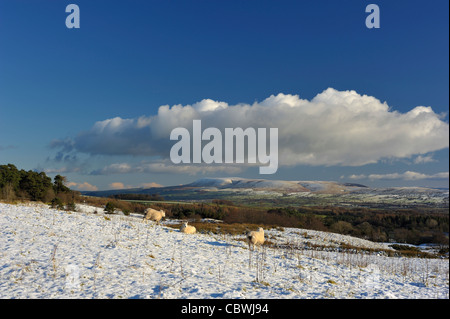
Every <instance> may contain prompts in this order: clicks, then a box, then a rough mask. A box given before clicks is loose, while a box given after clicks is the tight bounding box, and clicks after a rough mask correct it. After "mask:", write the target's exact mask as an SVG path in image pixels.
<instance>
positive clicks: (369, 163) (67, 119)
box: [0, 0, 449, 190]
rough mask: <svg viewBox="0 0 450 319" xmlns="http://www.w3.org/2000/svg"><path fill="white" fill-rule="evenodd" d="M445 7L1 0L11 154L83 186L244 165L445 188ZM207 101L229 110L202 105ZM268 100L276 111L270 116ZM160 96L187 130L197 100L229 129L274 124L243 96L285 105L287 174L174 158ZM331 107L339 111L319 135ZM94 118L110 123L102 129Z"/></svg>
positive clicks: (183, 178)
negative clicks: (371, 14)
mask: <svg viewBox="0 0 450 319" xmlns="http://www.w3.org/2000/svg"><path fill="white" fill-rule="evenodd" d="M70 3H75V4H77V5H78V6H79V8H80V26H81V27H80V28H79V29H68V28H67V27H66V25H65V19H66V17H67V16H68V15H69V14H68V13H66V12H65V8H66V6H67V5H68V4H70ZM369 3H376V4H377V5H378V6H379V8H380V21H381V27H380V28H379V29H368V28H367V27H366V25H365V19H366V17H367V15H368V13H366V12H365V8H366V5H367V4H369ZM448 6H449V4H448V1H446V0H435V1H432V2H430V1H377V0H376V1H372V2H368V1H356V0H355V1H350V0H348V1H324V0H318V1H261V0H259V1H138V0H134V1H99V0H98V1H83V0H73V1H51V0H36V1H20V0H0V44H1V45H0V164H6V163H13V164H15V165H16V166H18V167H19V168H24V169H27V170H28V169H36V170H44V171H46V172H47V173H48V174H49V175H50V176H54V175H55V174H56V173H60V174H62V175H65V176H67V177H68V180H69V181H70V183H71V187H73V188H74V189H86V190H88V189H109V188H114V187H121V186H123V187H141V186H150V185H154V184H151V183H155V184H160V185H175V184H180V183H186V182H190V181H193V180H195V179H197V178H202V177H213V176H218V177H219V176H236V175H238V176H243V177H252V178H270V179H288V180H335V181H342V182H357V183H362V184H366V185H370V186H411V185H420V186H433V187H448V184H449V180H448V167H449V150H448V111H449V104H448V103H449V102H448V101H449V91H448V86H449V64H448V63H449V43H448V37H449V18H448V12H449V8H448ZM329 88H331V89H329ZM328 89H329V90H328ZM327 90H328V91H327ZM279 94H282V95H279ZM272 95H273V96H274V97H277V99H276V98H274V99H272V100H274V101H273V103H272V100H271V99H269V98H270V97H271V96H272ZM365 96H367V97H369V100H370V101H369V102H367V99H366V98H365ZM207 99H209V100H211V101H212V102H211V103H212V105H218V104H219V103H226V105H227V109H226V110H221V111H220V110H219V109H217V110H215V111H214V112H216V113H213V115H211V114H209V113H208V114H209V115H208V114H206V113H205V114H204V113H198V112H200V111H199V107H198V105H199V104H198V103H200V104H202V103H201V102H202V101H207ZM209 100H208V101H209ZM319 100H320V103H319V102H317V101H319ZM264 101H266V102H264ZM305 101H306V102H305ZM316 102H317V103H316ZM366 102H367V103H368V104H365V103H366ZM196 103H197V104H196ZM289 103H291V104H289ZM339 103H341V104H339ZM352 103H354V104H352ZM355 103H356V104H355ZM384 103H385V104H384ZM263 104H264V105H265V104H270V105H269V106H266V107H268V108H271V109H270V110H269V109H263V110H262V111H261V107H260V105H263ZM163 105H168V106H169V109H170V110H172V109H174V107H173V106H175V105H179V106H180V108H181V111H180V112H181V113H176V112H175V111H173V110H172V111H171V112H169V113H168V116H170V117H169V119H170V120H174V121H175V122H174V123H176V124H179V123H180V122H179V121H181V116H185V115H186V114H188V113H189V112H188V111H189V110H191V109H194V110H195V112H197V113H195V116H197V117H200V118H202V119H203V120H204V122H205V121H206V122H205V123H215V124H216V125H217V126H220V125H223V126H224V127H235V124H236V123H239V124H240V125H245V124H246V123H248V124H249V125H250V123H251V124H252V125H259V127H265V126H267V125H269V124H270V123H269V122H270V121H269V120H268V119H267V118H264V119H263V118H262V117H261V121H260V122H258V120H257V119H258V118H257V117H253V118H247V117H245V116H244V115H242V116H240V115H239V112H238V109H239V105H247V106H248V107H249V108H250V110H252V112H250V113H251V114H254V116H261V114H269V113H270V114H274V115H273V116H272V118H271V119H273V122H276V123H277V125H280V127H281V128H286V129H284V130H282V131H280V136H279V138H280V147H281V150H280V154H279V156H280V158H279V160H280V166H279V168H278V171H277V173H276V174H273V175H264V176H263V175H259V174H258V170H257V169H255V168H254V167H246V166H241V167H238V168H237V169H236V167H233V169H228V168H226V167H224V168H221V167H217V169H215V166H214V165H213V166H207V165H203V166H202V167H201V168H198V167H197V168H195V167H189V166H186V167H183V168H182V169H181V168H180V167H176V166H174V165H172V164H171V163H170V162H169V161H168V154H169V150H170V147H169V146H170V142H171V141H170V140H169V135H168V134H166V135H164V136H160V135H161V134H163V132H166V131H165V129H167V128H161V129H160V130H157V129H156V127H157V125H156V124H158V125H163V124H164V123H167V122H164V121H163V118H162V117H161V116H159V113H158V111H159V110H160V107H161V106H163ZM286 105H290V106H291V107H298V112H296V113H295V114H294V113H289V112H287V111H286ZM301 105H307V107H308V108H310V110H311V111H310V112H309V111H308V112H309V113H308V112H306V113H302V112H304V111H302V110H305V107H303V109H302V106H301ZM351 105H353V106H354V105H356V106H355V107H356V108H355V107H351ZM380 105H387V106H388V107H387V109H383V107H381V106H380ZM319 106H320V107H322V111H323V112H324V113H323V114H325V115H329V114H330V113H333V114H334V112H336V116H334V117H331V116H323V117H322V118H323V121H321V122H317V123H319V124H322V123H323V124H324V125H319V124H317V125H313V126H311V128H310V129H308V130H307V129H306V128H307V127H308V123H315V122H314V120H318V119H319V118H320V117H319V115H320V114H316V113H314V112H316V111H317V110H318V108H319ZM418 106H423V107H431V109H426V112H425V111H423V110H425V109H420V110H422V111H423V112H422V111H421V112H416V111H418V110H419V109H417V108H416V107H418ZM214 107H215V106H214ZM377 107H380V111H379V113H376V114H375V113H373V112H374V109H376V108H377ZM337 110H340V111H337ZM355 110H356V111H355ZM413 110H415V111H413ZM275 112H276V113H275ZM311 112H312V113H311ZM317 112H318V111H317ZM356 113H357V114H356ZM416 113H420V114H419V115H417V116H415V117H413V116H412V115H411V114H416ZM308 114H312V115H311V116H312V118H311V119H309V118H308V116H309V115H308ZM408 114H409V115H408ZM177 116H180V117H177ZM297 116H298V119H297ZM139 118H141V119H142V120H145V123H147V124H146V125H144V126H143V128H142V129H141V127H140V126H139V125H140V124H138V119H139ZM111 119H117V120H116V121H115V122H114V123H115V124H114V125H115V126H112V123H113V122H111V121H110V122H106V121H108V120H111ZM220 119H223V120H220ZM227 119H228V120H227ZM233 119H235V120H233ZM293 119H296V120H295V121H297V122H298V123H299V124H298V126H299V127H298V128H295V127H294V126H295V125H292V121H293ZM340 119H342V120H340ZM303 120H304V122H303ZM208 121H209V122H208ZM221 121H222V122H221ZM227 121H228V122H227ZM268 121H269V122H268ZM219 122H220V123H219ZM96 123H103V124H104V125H106V124H108V125H109V124H111V125H109V126H108V127H109V130H108V131H101V132H100V131H99V130H98V126H99V124H97V126H96ZM155 123H156V124H155ZM167 125H168V127H169V124H167ZM205 125H206V124H205ZM138 126H139V129H138ZM291 127H292V129H288V128H291ZM361 130H362V131H361ZM351 131H352V132H353V131H355V132H356V133H354V134H353V133H351ZM150 132H151V133H150ZM169 132H170V130H169ZM349 132H350V133H349ZM358 132H363V133H358ZM445 133H446V135H447V137H445V136H444V135H445ZM146 134H148V135H146ZM158 134H160V135H158ZM283 134H284V135H283ZM155 136H158V138H156V137H155ZM362 136H364V137H365V139H364V141H362ZM331 140H333V143H332V145H329V144H328V143H330V141H331ZM292 141H294V143H293V144H290V143H291V142H292ZM133 145H135V146H136V148H137V149H141V150H143V149H146V147H148V148H149V149H152V150H153V151H145V152H144V151H142V152H139V150H137V151H136V150H133V151H131V150H130V149H131V147H130V146H133ZM291 146H292V147H291ZM321 146H322V148H321ZM302 147H303V149H302ZM114 148H115V149H116V150H117V151H116V152H113V151H111V149H114ZM378 150H379V152H378ZM344 152H345V154H343V153H344ZM358 152H359V153H358ZM286 154H290V155H289V156H288V155H286ZM306 155H310V156H313V157H314V160H306V159H305V158H307V156H306ZM363 158H364V160H363ZM359 159H361V160H359Z"/></svg>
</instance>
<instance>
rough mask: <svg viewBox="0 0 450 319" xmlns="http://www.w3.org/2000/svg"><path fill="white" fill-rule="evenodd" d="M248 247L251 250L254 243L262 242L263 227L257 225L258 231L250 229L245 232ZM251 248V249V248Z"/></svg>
mask: <svg viewBox="0 0 450 319" xmlns="http://www.w3.org/2000/svg"><path fill="white" fill-rule="evenodd" d="M247 242H248V248H249V249H251V250H253V249H255V246H256V245H262V244H264V229H262V228H261V227H259V229H258V231H251V232H248V233H247ZM252 248H253V249H252Z"/></svg>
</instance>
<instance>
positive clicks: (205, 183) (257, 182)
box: [184, 177, 367, 193]
mask: <svg viewBox="0 0 450 319" xmlns="http://www.w3.org/2000/svg"><path fill="white" fill-rule="evenodd" d="M184 186H188V187H206V188H208V187H216V188H218V189H254V190H270V191H275V192H276V191H278V192H328V193H339V192H347V191H351V190H355V189H359V188H366V187H367V186H364V185H358V184H343V183H338V182H333V181H285V180H268V179H251V178H241V177H227V178H202V179H199V180H196V181H195V182H193V183H190V184H187V185H184Z"/></svg>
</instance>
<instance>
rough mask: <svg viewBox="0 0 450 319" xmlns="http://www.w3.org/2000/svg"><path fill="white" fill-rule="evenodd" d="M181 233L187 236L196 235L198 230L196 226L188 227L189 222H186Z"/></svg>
mask: <svg viewBox="0 0 450 319" xmlns="http://www.w3.org/2000/svg"><path fill="white" fill-rule="evenodd" d="M180 231H181V232H182V233H185V234H195V232H196V231H197V229H195V227H194V226H190V225H188V223H187V222H184V223H183V225H181V227H180Z"/></svg>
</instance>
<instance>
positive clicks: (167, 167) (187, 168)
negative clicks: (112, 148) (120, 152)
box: [91, 161, 242, 175]
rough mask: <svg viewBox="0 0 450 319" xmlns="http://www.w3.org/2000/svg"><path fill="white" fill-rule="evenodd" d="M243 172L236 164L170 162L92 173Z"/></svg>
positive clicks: (120, 166)
mask: <svg viewBox="0 0 450 319" xmlns="http://www.w3.org/2000/svg"><path fill="white" fill-rule="evenodd" d="M241 171H242V167H240V166H238V165H236V164H230V165H212V166H204V165H175V164H172V163H171V162H169V161H157V162H146V163H139V164H134V165H133V164H128V163H113V164H110V165H108V166H105V167H103V168H102V169H98V170H95V171H92V172H91V175H111V174H129V173H174V174H188V175H196V174H198V173H202V174H205V173H213V172H226V173H229V174H235V173H239V172H241Z"/></svg>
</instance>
